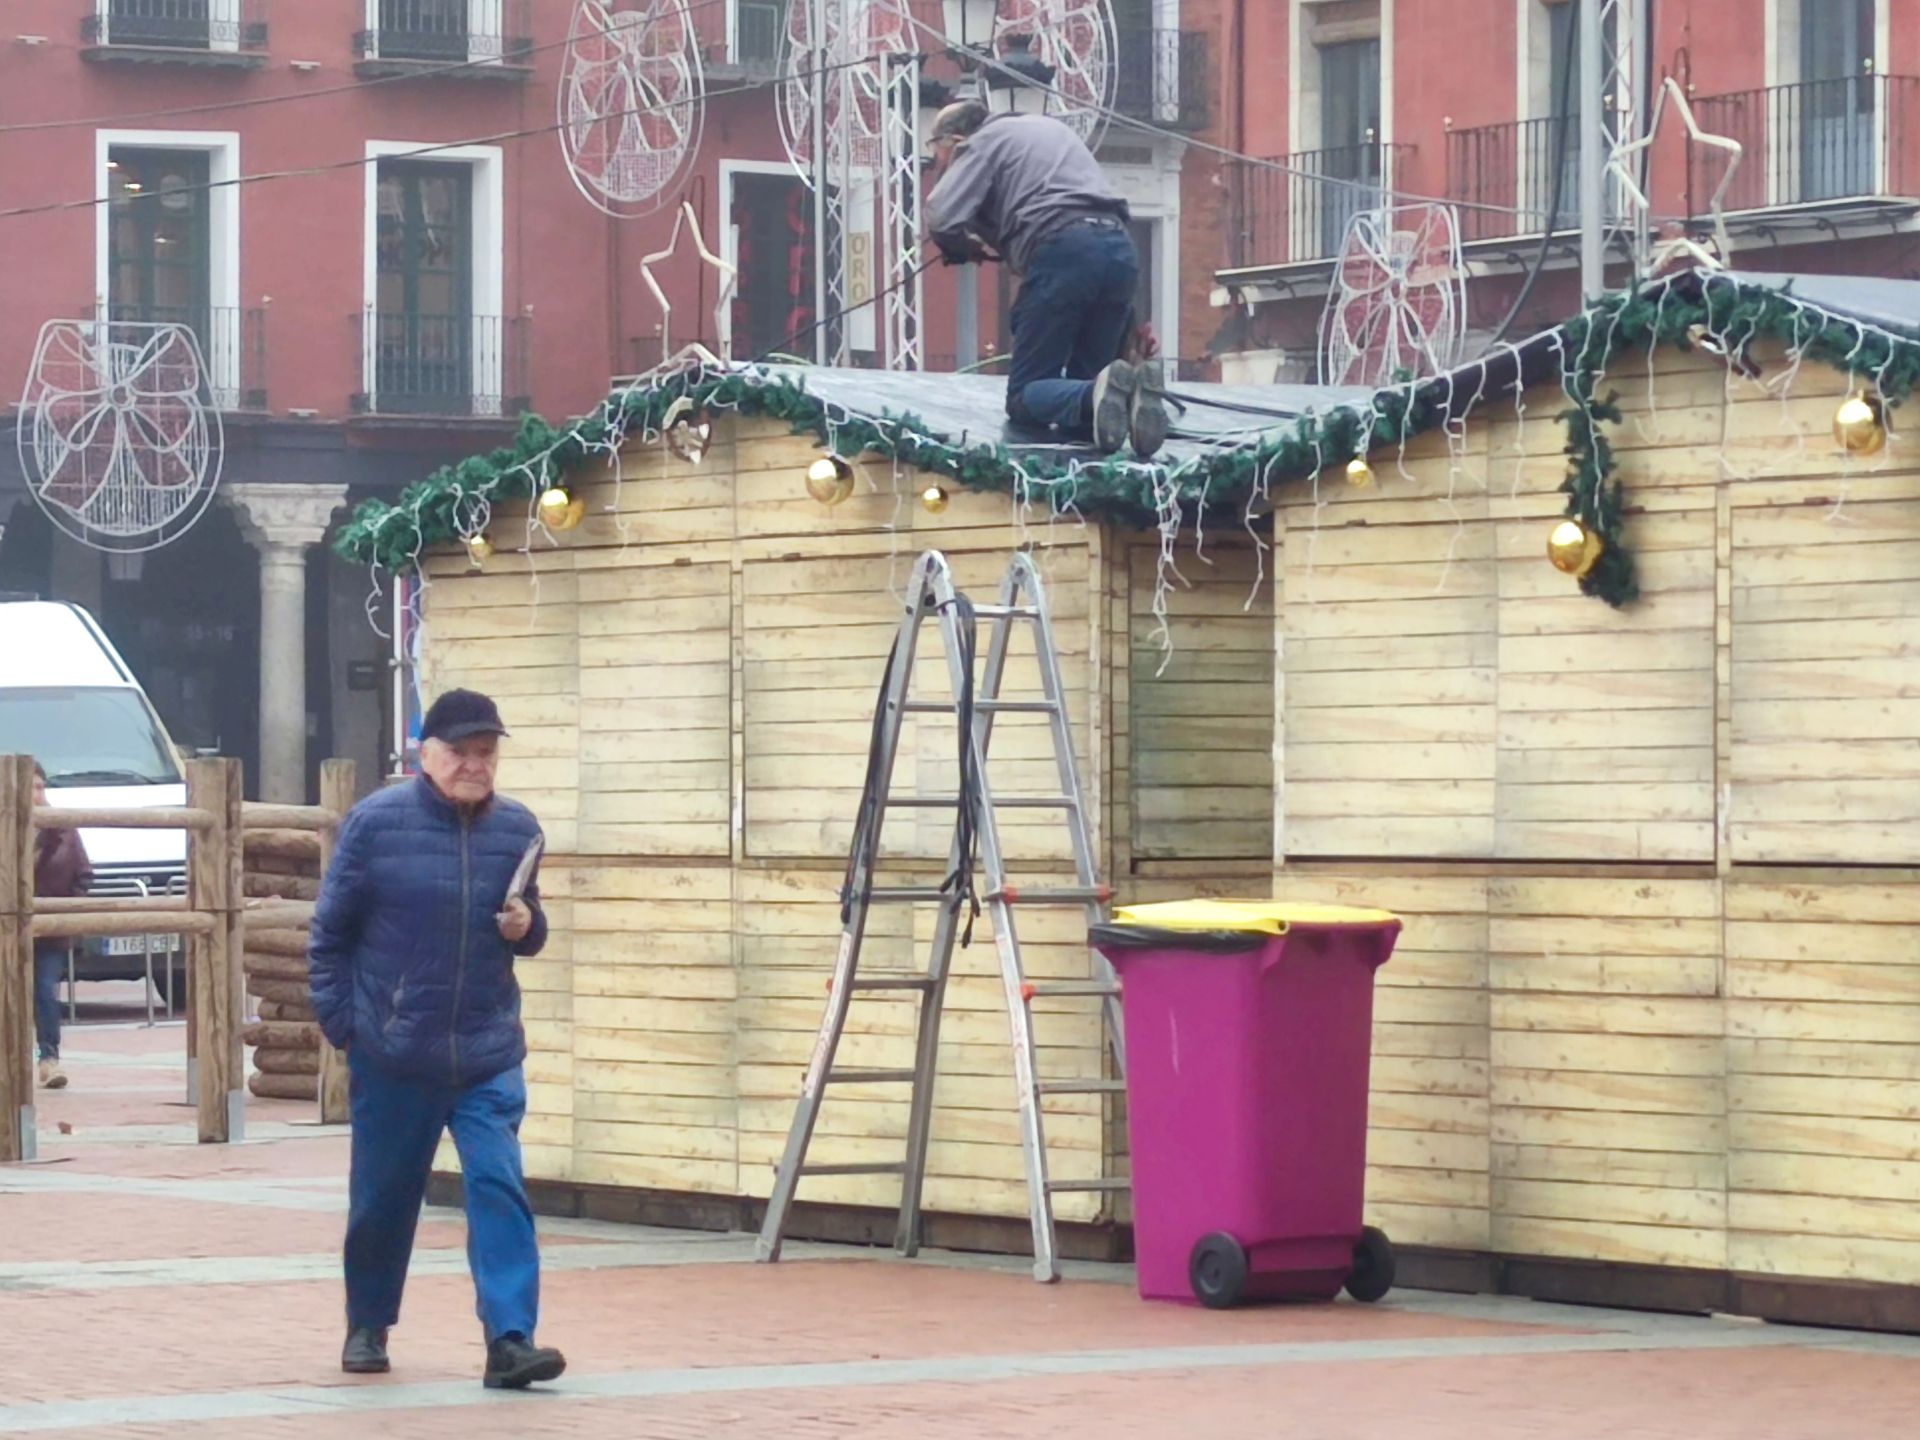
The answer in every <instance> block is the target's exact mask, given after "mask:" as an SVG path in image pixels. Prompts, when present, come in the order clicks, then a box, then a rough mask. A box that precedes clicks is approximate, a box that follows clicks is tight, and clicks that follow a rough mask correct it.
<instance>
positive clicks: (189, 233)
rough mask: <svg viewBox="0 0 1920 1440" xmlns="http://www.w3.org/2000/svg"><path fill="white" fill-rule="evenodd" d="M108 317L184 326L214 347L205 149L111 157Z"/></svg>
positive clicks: (124, 151) (119, 150)
mask: <svg viewBox="0 0 1920 1440" xmlns="http://www.w3.org/2000/svg"><path fill="white" fill-rule="evenodd" d="M107 171H108V180H107V184H108V196H109V200H110V207H109V215H110V218H109V220H108V225H107V242H108V251H107V312H108V318H109V319H112V320H129V321H139V322H142V323H147V324H168V325H184V326H186V327H187V328H188V329H189V330H191V331H193V333H194V336H195V337H196V338H197V339H198V340H199V341H200V348H201V352H202V353H203V354H205V353H207V352H208V351H210V350H211V348H212V347H211V345H210V344H209V337H208V319H209V316H208V311H209V309H210V307H211V304H212V297H211V291H212V279H213V276H212V261H213V256H212V245H211V240H212V237H211V232H210V228H209V214H208V211H209V192H208V189H207V185H208V180H209V178H210V176H211V173H212V164H211V158H210V157H209V156H208V154H207V152H206V151H204V150H141V149H135V148H133V147H130V146H120V147H116V148H115V149H113V150H112V151H110V152H109V154H108V158H107Z"/></svg>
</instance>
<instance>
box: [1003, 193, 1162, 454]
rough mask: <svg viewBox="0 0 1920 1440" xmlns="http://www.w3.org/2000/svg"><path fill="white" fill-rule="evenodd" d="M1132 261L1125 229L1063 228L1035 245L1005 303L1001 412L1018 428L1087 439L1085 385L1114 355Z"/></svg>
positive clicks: (1128, 302)
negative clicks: (1009, 305)
mask: <svg viewBox="0 0 1920 1440" xmlns="http://www.w3.org/2000/svg"><path fill="white" fill-rule="evenodd" d="M1139 278H1140V256H1139V254H1138V252H1137V251H1136V250H1135V249H1134V247H1133V237H1132V236H1131V235H1129V234H1128V233H1127V231H1126V229H1125V227H1123V226H1120V225H1118V224H1114V225H1088V224H1076V225H1071V226H1069V227H1068V228H1066V229H1065V230H1062V231H1061V232H1060V233H1059V234H1057V235H1054V236H1051V237H1050V238H1048V239H1046V240H1044V241H1042V242H1041V244H1040V247H1039V248H1038V249H1037V250H1035V251H1034V252H1033V256H1032V258H1031V259H1030V260H1028V262H1027V274H1026V278H1025V280H1024V281H1022V282H1021V285H1020V294H1019V296H1018V297H1017V298H1016V299H1015V300H1014V302H1013V362H1012V365H1011V366H1010V367H1009V370H1008V374H1007V414H1008V415H1010V416H1012V417H1013V419H1014V420H1015V421H1017V422H1019V423H1020V424H1023V425H1028V426H1034V427H1046V426H1057V427H1058V428H1059V429H1060V430H1061V431H1062V432H1063V433H1064V434H1065V435H1066V436H1067V437H1069V438H1072V439H1078V440H1084V439H1086V438H1087V437H1088V436H1090V435H1091V434H1092V433H1093V381H1094V377H1095V376H1097V375H1098V374H1099V373H1100V372H1101V371H1102V370H1104V369H1105V368H1106V367H1107V366H1108V365H1110V364H1112V363H1113V362H1114V361H1115V360H1117V359H1118V358H1119V356H1120V347H1121V345H1122V344H1123V343H1124V342H1125V340H1126V338H1127V327H1128V321H1129V319H1130V317H1131V316H1132V313H1133V296H1134V288H1135V286H1136V285H1137V283H1138V281H1139Z"/></svg>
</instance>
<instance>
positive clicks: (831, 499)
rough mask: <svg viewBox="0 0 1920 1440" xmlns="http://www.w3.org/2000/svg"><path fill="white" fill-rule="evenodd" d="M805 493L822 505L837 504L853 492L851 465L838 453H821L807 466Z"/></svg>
mask: <svg viewBox="0 0 1920 1440" xmlns="http://www.w3.org/2000/svg"><path fill="white" fill-rule="evenodd" d="M807 494H809V495H811V496H812V497H813V498H814V499H816V500H818V501H819V502H820V503H821V504H822V505H838V504H839V503H840V502H841V501H842V500H844V499H846V498H847V497H848V496H849V495H851V494H853V466H851V465H849V464H848V463H847V462H846V461H845V460H843V459H841V458H840V457H839V456H838V455H822V456H821V457H820V458H819V459H818V460H816V461H814V462H813V464H811V465H809V466H808V467H807Z"/></svg>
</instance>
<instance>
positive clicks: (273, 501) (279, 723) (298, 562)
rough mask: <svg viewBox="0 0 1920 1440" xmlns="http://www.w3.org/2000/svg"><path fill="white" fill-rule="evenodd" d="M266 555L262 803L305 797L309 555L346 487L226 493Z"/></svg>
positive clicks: (242, 488)
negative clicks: (264, 801)
mask: <svg viewBox="0 0 1920 1440" xmlns="http://www.w3.org/2000/svg"><path fill="white" fill-rule="evenodd" d="M225 490H226V496H227V501H228V503H229V504H231V505H232V506H233V507H234V509H235V510H237V511H238V512H239V517H240V528H241V531H242V532H243V533H244V534H245V535H246V537H247V539H248V541H249V542H251V544H252V545H253V547H254V549H256V550H258V551H259V552H260V798H261V799H262V800H271V801H276V802H278V803H281V804H292V805H298V804H301V803H303V802H304V801H305V800H306V798H307V773H306V772H307V549H308V547H309V546H312V545H317V544H318V543H319V542H320V541H321V539H323V538H324V537H325V535H326V533H327V526H328V524H329V523H331V521H332V519H333V512H334V511H335V510H337V509H339V508H340V505H341V504H342V503H343V502H344V501H345V500H346V498H347V488H346V486H344V485H309V484H300V485H265V484H259V483H254V484H238V485H228V486H226V487H225Z"/></svg>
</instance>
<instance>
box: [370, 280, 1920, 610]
mask: <svg viewBox="0 0 1920 1440" xmlns="http://www.w3.org/2000/svg"><path fill="white" fill-rule="evenodd" d="M1790 290H1791V287H1788V288H1787V289H1784V290H1774V289H1770V288H1767V287H1764V286H1758V285H1752V284H1747V283H1743V282H1740V281H1737V280H1734V279H1732V278H1729V277H1724V276H1716V275H1712V274H1700V275H1686V276H1679V277H1675V278H1672V279H1668V280H1663V281H1658V282H1655V283H1653V284H1651V285H1648V286H1644V287H1642V288H1641V289H1639V290H1636V291H1630V292H1626V293H1624V294H1620V295H1615V296H1611V297H1609V298H1607V299H1606V300H1604V301H1601V302H1600V303H1598V304H1596V305H1594V306H1592V307H1591V308H1589V309H1588V310H1587V311H1585V312H1584V313H1582V314H1580V315H1578V316H1576V317H1574V318H1573V319H1572V320H1569V321H1567V322H1566V323H1565V324H1564V325H1562V326H1561V327H1560V328H1559V330H1558V331H1557V332H1555V334H1556V335H1557V341H1558V348H1560V349H1561V351H1562V352H1563V354H1564V355H1565V357H1566V361H1567V363H1566V364H1565V366H1564V367H1563V369H1564V374H1563V377H1562V381H1563V385H1564V387H1565V390H1566V393H1567V396H1568V399H1569V401H1570V402H1571V403H1570V406H1569V408H1568V409H1567V410H1565V411H1564V412H1562V414H1561V416H1560V419H1561V421H1562V423H1563V424H1564V425H1565V426H1566V431H1567V443H1566V454H1567V478H1566V480H1565V481H1564V482H1563V484H1562V485H1561V487H1560V488H1561V490H1562V491H1563V492H1565V494H1566V496H1567V504H1566V513H1567V515H1568V516H1570V517H1571V518H1573V519H1575V520H1578V521H1579V522H1580V523H1581V524H1582V525H1583V526H1585V527H1586V528H1587V529H1588V530H1589V531H1591V532H1592V533H1594V534H1596V535H1598V536H1599V537H1600V539H1601V540H1602V541H1603V542H1604V545H1605V549H1604V550H1603V551H1602V553H1601V557H1600V559H1599V561H1598V562H1597V563H1596V564H1595V566H1594V568H1593V569H1592V570H1591V571H1590V572H1589V573H1588V574H1587V575H1586V576H1584V577H1583V578H1582V579H1581V581H1580V588H1581V589H1582V590H1583V591H1585V592H1586V593H1587V594H1589V595H1593V596H1596V597H1598V598H1600V599H1602V600H1605V601H1606V602H1607V603H1608V604H1609V605H1613V606H1623V605H1626V604H1628V603H1630V602H1631V601H1632V600H1633V599H1634V598H1635V596H1636V595H1637V594H1638V583H1637V581H1636V578H1635V573H1634V563H1633V554H1632V551H1631V550H1630V549H1629V547H1628V546H1627V543H1626V536H1625V534H1624V530H1625V520H1626V510H1627V506H1626V501H1625V496H1624V494H1623V491H1622V488H1621V485H1620V481H1619V478H1618V475H1617V469H1618V466H1617V463H1616V461H1615V459H1614V454H1613V447H1612V445H1611V444H1610V443H1609V442H1608V440H1607V438H1606V435H1605V432H1604V431H1603V430H1602V429H1601V424H1602V422H1606V423H1609V424H1617V423H1619V421H1620V419H1621V414H1620V411H1619V409H1618V407H1617V406H1616V405H1615V404H1614V397H1613V396H1612V395H1611V394H1610V395H1608V396H1607V397H1606V398H1605V399H1601V398H1599V396H1598V394H1597V390H1598V387H1599V385H1600V382H1601V380H1602V377H1603V376H1604V374H1605V372H1606V370H1607V368H1608V366H1609V365H1610V364H1611V362H1612V361H1613V360H1614V359H1615V358H1616V357H1618V356H1619V355H1621V354H1622V353H1624V352H1627V351H1631V350H1644V349H1647V348H1648V347H1650V346H1660V345H1672V346H1677V347H1679V348H1680V349H1683V350H1686V349H1692V348H1693V347H1694V343H1695V342H1694V337H1695V336H1697V335H1699V334H1700V333H1702V332H1701V331H1700V329H1699V328H1698V327H1702V326H1704V327H1705V333H1706V334H1708V335H1711V336H1713V337H1716V344H1717V346H1718V347H1720V348H1724V349H1725V350H1726V351H1727V354H1728V357H1729V360H1730V362H1731V363H1735V364H1740V363H1744V355H1745V351H1746V349H1747V347H1748V346H1749V345H1751V344H1752V343H1753V342H1754V341H1756V340H1761V339H1772V340H1778V341H1780V342H1782V343H1784V344H1785V345H1786V346H1787V347H1788V348H1789V350H1790V351H1792V352H1795V353H1797V354H1798V355H1799V356H1800V358H1801V359H1803V360H1814V361H1819V362H1821V363H1824V364H1827V365H1831V366H1833V367H1835V368H1836V369H1839V370H1842V371H1845V372H1846V373H1848V374H1849V375H1850V376H1853V377H1855V378H1856V379H1861V380H1865V381H1867V382H1869V383H1872V384H1874V385H1875V386H1877V388H1878V391H1879V394H1880V395H1881V396H1882V398H1883V399H1884V400H1885V401H1886V403H1887V404H1888V405H1889V406H1892V405H1897V404H1899V403H1900V402H1901V401H1902V400H1904V399H1905V398H1906V397H1907V396H1908V395H1909V394H1911V393H1912V391H1913V389H1914V388H1915V386H1916V385H1917V384H1920V340H1915V339H1910V338H1908V337H1905V336H1902V335H1895V334H1892V333H1890V332H1885V331H1883V330H1878V329H1868V328H1866V327H1864V326H1862V325H1858V324H1856V323H1855V322H1853V321H1851V320H1848V319H1846V318H1844V317H1842V316H1839V315H1834V314H1831V313H1829V312H1826V311H1822V310H1818V309H1815V308H1813V307H1811V306H1809V305H1806V304H1804V303H1802V302H1799V301H1797V300H1795V299H1794V298H1793V297H1792V295H1791V293H1790ZM1503 353H1504V352H1503ZM1455 388H1456V387H1455V383H1454V381H1453V380H1451V379H1448V378H1447V377H1442V378H1441V379H1440V380H1438V381H1429V382H1426V383H1425V384H1421V385H1409V386H1404V387H1400V388H1396V389H1391V390H1383V391H1381V392H1379V393H1378V394H1376V395H1375V396H1374V398H1373V402H1372V405H1371V407H1370V408H1362V409H1352V408H1346V407H1342V408H1337V409H1334V410H1331V411H1329V412H1328V413H1327V414H1325V415H1306V416H1303V417H1301V418H1300V419H1299V420H1297V421H1295V422H1293V423H1292V425H1291V426H1283V427H1279V428H1276V429H1274V430H1272V431H1269V432H1268V433H1267V434H1265V435H1263V436H1261V437H1260V439H1259V440H1258V441H1257V442H1255V443H1252V444H1248V445H1245V446H1241V447H1238V448H1235V449H1230V450H1221V451H1215V452H1212V453H1210V454H1208V455H1206V456H1204V457H1202V458H1200V459H1198V460H1196V461H1193V462H1191V463H1189V464H1186V465H1183V466H1180V467H1178V468H1176V469H1172V470H1168V469H1165V468H1162V467H1159V466H1154V465H1146V464H1141V463H1138V462H1134V461H1126V460H1120V459H1106V460H1102V461H1097V462H1092V463H1083V464H1080V465H1079V466H1077V467H1070V466H1068V465H1066V464H1064V463H1060V462H1057V461H1045V462H1043V461H1039V460H1036V459H1033V458H1027V459H1025V460H1024V461H1023V462H1022V464H1021V466H1020V468H1018V469H1016V468H1015V465H1014V462H1013V458H1012V456H1011V455H1010V454H1009V452H1008V450H1007V448H1006V447H1005V446H1004V445H997V446H993V447H988V446H984V445H983V446H973V447H969V448H964V449H963V448H960V447H958V446H955V445H952V444H949V443H948V442H946V441H944V440H940V439H938V438H935V437H933V436H931V435H930V434H929V433H928V431H927V428H926V426H925V425H924V424H922V423H921V422H920V421H919V420H918V419H917V418H916V417H914V416H912V415H900V416H892V415H882V416H881V417H879V418H877V419H868V418H864V417H860V416H835V417H833V418H832V420H831V422H830V418H829V414H828V409H827V406H826V405H825V403H824V402H823V401H821V400H820V399H819V397H817V396H815V395H813V394H811V393H809V392H808V391H807V389H806V388H805V386H804V383H802V382H799V381H796V380H794V379H792V378H790V377H789V376H787V375H784V374H777V373H774V372H752V373H743V372H730V373H728V374H725V375H720V376H711V375H696V374H685V375H679V376H668V377H666V378H665V379H663V380H662V381H661V382H660V383H659V384H657V385H656V386H654V387H652V388H650V389H644V390H638V389H637V390H630V391H621V392H617V393H616V394H614V395H610V396H609V397H608V398H607V399H606V400H605V401H603V402H602V403H601V404H600V406H599V407H598V409H596V410H595V411H594V413H593V414H591V415H589V416H587V417H585V418H583V419H579V420H575V421H573V422H571V423H570V424H569V425H567V426H565V427H564V428H562V429H558V430H556V429H554V428H553V427H552V426H550V425H548V424H547V423H546V422H545V421H543V420H541V419H540V418H539V417H538V416H533V415H530V416H528V417H526V418H525V419H524V420H523V421H522V422H521V426H520V431H519V434H518V435H517V436H516V437H515V440H514V443H513V444H512V445H511V446H508V447H504V448H502V449H499V450H495V451H493V452H492V453H490V454H487V455H477V456H473V457H470V458H468V459H466V460H462V461H461V462H460V463H459V464H457V465H450V466H447V467H445V468H443V469H441V470H439V471H436V472H435V473H434V474H433V475H431V476H429V477H428V478H427V479H425V480H422V481H419V482H417V483H415V484H413V485H410V486H408V487H407V488H406V489H405V490H403V491H402V492H401V493H400V495H399V497H398V499H397V501H396V502H395V503H393V504H391V505H389V504H384V503H382V502H380V501H377V500H369V501H366V502H364V503H363V504H361V506H360V507H359V508H358V509H357V510H356V511H355V512H354V516H353V519H352V520H351V521H349V522H348V524H347V525H345V526H344V527H342V529H341V531H340V533H339V535H338V536H337V537H336V538H335V540H334V549H335V550H336V551H337V552H338V553H339V554H340V555H341V556H343V557H344V558H346V559H348V560H351V561H354V562H356V563H358V564H367V565H373V566H377V567H379V568H380V569H383V570H388V571H403V570H407V569H410V568H412V567H414V566H415V565H416V564H417V563H418V559H419V556H420V554H421V553H422V551H424V550H425V549H426V548H428V547H429V546H433V545H438V544H445V543H448V542H451V541H454V540H458V539H460V538H461V537H462V535H463V534H465V533H466V532H467V530H468V529H470V528H471V514H472V512H473V510H474V509H475V508H476V502H479V501H485V502H486V503H487V504H488V505H498V504H499V503H501V502H502V501H506V500H515V499H529V500H530V499H531V498H532V497H533V496H534V495H536V494H537V493H538V492H539V491H541V490H543V489H545V488H546V487H547V486H549V485H551V484H553V483H555V482H556V481H557V480H560V479H561V478H562V477H563V476H565V475H566V474H567V473H568V472H569V471H571V470H573V469H574V468H575V467H577V466H578V465H580V464H581V463H583V462H584V461H585V460H586V459H587V458H588V457H590V456H592V455H594V454H596V453H603V452H604V451H605V449H606V447H607V446H608V445H609V444H612V443H617V441H618V440H619V438H620V437H623V436H624V435H627V434H629V433H635V432H644V431H646V430H649V429H656V428H658V426H659V424H660V422H661V420H662V418H663V417H664V415H665V413H666V411H667V408H668V406H670V405H672V404H673V403H674V401H676V400H677V399H679V398H680V397H681V396H683V395H684V396H688V397H690V398H691V399H692V400H693V401H694V403H695V405H696V406H699V407H701V408H707V407H713V408H715V409H719V410H735V411H738V412H740V413H742V414H746V415H758V416H769V417H772V418H775V419H780V420H784V421H786V422H787V424H788V425H789V426H790V427H791V428H792V430H793V432H794V433H795V434H805V435H811V436H813V437H814V438H815V439H816V440H818V441H820V442H821V443H822V444H826V443H829V437H831V443H832V444H833V445H834V446H835V447H836V448H837V449H838V450H839V451H840V452H841V453H842V454H846V455H856V454H860V453H863V452H872V453H876V454H879V455H881V456H885V457H888V458H891V459H894V460H898V461H899V462H900V463H901V464H903V465H908V466H911V467H913V468H915V469H918V470H922V471H926V472H930V473H934V474H938V475H942V476H945V477H946V478H948V479H949V480H951V481H953V482H954V483H956V484H958V485H960V486H961V487H963V488H965V489H968V490H976V491H986V492H994V493H999V494H1013V493H1015V491H1016V490H1017V488H1018V487H1019V484H1020V481H1021V477H1022V475H1023V474H1024V475H1025V476H1026V477H1027V478H1029V479H1030V480H1033V481H1036V482H1041V483H1040V484H1038V485H1036V487H1035V488H1034V490H1033V491H1032V492H1031V495H1030V498H1032V499H1034V500H1036V501H1039V500H1049V501H1050V503H1051V505H1052V508H1053V509H1054V510H1055V511H1056V512H1059V513H1069V512H1072V513H1077V514H1080V515H1084V516H1086V517H1087V518H1088V519H1091V520H1101V521H1108V522H1111V523H1113V524H1116V525H1121V526H1125V527H1128V528H1132V529H1146V528H1152V527H1155V526H1158V525H1159V524H1160V523H1161V521H1162V517H1163V516H1165V515H1166V514H1167V513H1168V512H1169V511H1170V510H1172V511H1177V512H1178V513H1179V515H1180V516H1181V517H1182V518H1183V519H1185V520H1191V519H1203V520H1205V521H1207V522H1208V523H1220V522H1229V523H1234V522H1238V521H1239V520H1240V519H1241V518H1242V517H1244V516H1245V514H1246V513H1247V509H1248V505H1249V503H1250V502H1251V501H1252V500H1254V499H1255V498H1256V497H1257V496H1259V495H1260V494H1261V493H1262V492H1263V491H1265V490H1266V489H1267V488H1268V487H1277V486H1278V485H1280V484H1283V483H1286V482H1289V481H1295V480H1300V479H1303V478H1305V477H1307V476H1309V475H1312V474H1314V473H1316V472H1317V471H1318V470H1320V469H1321V468H1323V467H1325V466H1326V465H1329V464H1337V463H1340V462H1341V461H1342V460H1344V459H1348V458H1351V457H1352V456H1354V455H1358V454H1364V453H1366V452H1367V451H1368V450H1369V449H1371V448H1374V447H1376V446H1380V445H1393V444H1398V443H1400V442H1402V441H1404V440H1406V439H1410V438H1411V437H1413V436H1415V435H1418V434H1421V433H1424V432H1425V431H1428V430H1431V429H1433V428H1435V427H1437V426H1438V425H1439V424H1440V423H1441V422H1442V421H1443V420H1445V419H1446V417H1447V414H1448V410H1449V406H1450V403H1451V399H1452V394H1453V391H1454V390H1455ZM463 519H465V520H467V521H468V524H467V525H466V526H464V527H463V525H462V523H461V521H462V520H463Z"/></svg>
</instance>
